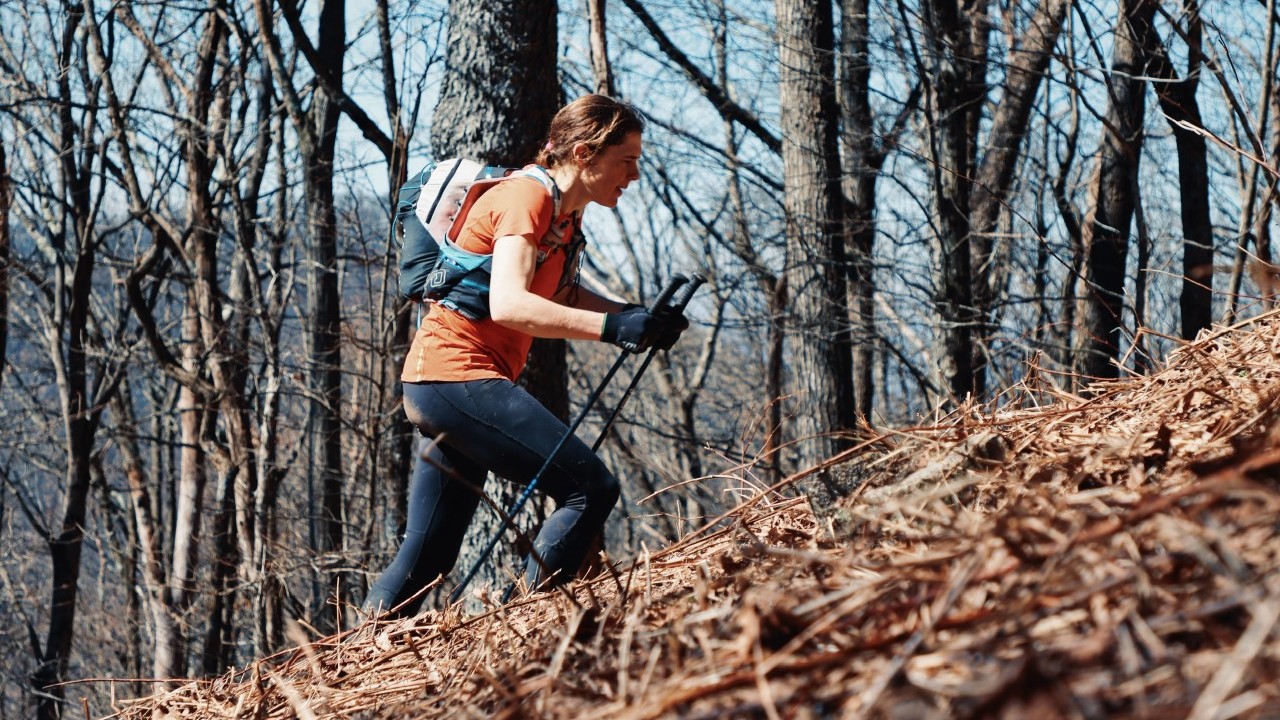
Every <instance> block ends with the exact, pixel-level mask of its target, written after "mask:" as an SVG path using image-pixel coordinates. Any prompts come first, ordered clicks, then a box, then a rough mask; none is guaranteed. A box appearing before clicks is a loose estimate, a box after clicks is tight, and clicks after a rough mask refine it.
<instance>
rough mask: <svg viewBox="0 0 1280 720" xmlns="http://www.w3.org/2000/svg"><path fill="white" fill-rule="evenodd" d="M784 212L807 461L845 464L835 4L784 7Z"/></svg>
mask: <svg viewBox="0 0 1280 720" xmlns="http://www.w3.org/2000/svg"><path fill="white" fill-rule="evenodd" d="M776 9H777V16H778V62H779V65H780V69H781V72H780V76H779V89H780V95H781V97H780V100H781V103H780V104H781V108H782V113H781V118H780V120H781V125H782V166H783V182H784V187H785V190H784V199H783V205H784V209H785V212H786V236H787V268H786V276H787V286H788V291H789V293H790V305H789V309H790V313H789V317H788V323H789V327H788V331H789V332H790V333H791V335H790V337H791V339H792V343H791V346H792V348H793V352H792V356H791V358H792V374H791V382H792V385H793V388H794V391H795V397H796V406H795V408H794V409H793V410H792V414H793V416H794V418H795V420H794V426H793V428H792V432H791V433H790V435H791V436H792V437H795V438H798V439H800V440H802V441H803V442H802V443H801V445H800V455H799V461H800V463H801V464H802V465H810V464H813V463H816V462H818V461H820V460H823V459H825V458H827V457H830V456H831V455H833V454H835V452H836V450H837V448H839V447H840V446H841V443H840V442H839V441H837V440H835V439H834V438H832V437H830V436H829V435H828V434H829V433H833V432H837V431H840V430H847V429H851V428H852V427H853V426H854V423H855V418H856V416H855V407H854V394H853V385H854V383H853V375H852V367H851V365H852V357H851V353H850V346H849V328H848V323H847V320H846V318H847V317H848V314H847V312H846V302H847V298H846V296H845V295H846V290H845V279H844V273H845V263H846V261H847V260H846V252H845V245H844V226H843V217H842V200H843V199H842V196H841V194H840V161H839V150H838V140H837V132H838V127H839V117H840V116H839V109H838V106H837V103H836V83H835V62H834V55H835V53H834V50H835V46H834V42H835V37H834V26H833V18H832V8H831V3H830V2H829V1H828V2H823V1H822V0H778V2H777V3H776Z"/></svg>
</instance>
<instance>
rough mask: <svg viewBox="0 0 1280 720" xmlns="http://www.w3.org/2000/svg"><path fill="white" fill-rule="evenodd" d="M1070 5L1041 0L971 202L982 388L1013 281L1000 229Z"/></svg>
mask: <svg viewBox="0 0 1280 720" xmlns="http://www.w3.org/2000/svg"><path fill="white" fill-rule="evenodd" d="M1070 7H1071V0H1040V2H1039V4H1038V5H1037V6H1036V8H1035V12H1034V13H1033V14H1032V16H1031V18H1030V19H1029V20H1028V22H1027V26H1026V28H1025V31H1024V34H1023V35H1022V37H1021V38H1020V42H1017V43H1016V46H1014V47H1012V48H1011V49H1010V51H1009V57H1008V58H1007V60H1006V62H1005V66H1006V70H1005V82H1004V89H1003V92H1002V95H1001V99H1000V104H999V106H997V107H996V109H995V112H994V115H993V117H992V120H991V132H990V134H989V136H988V139H987V143H986V147H985V149H984V150H983V154H982V162H981V164H980V165H979V166H978V168H977V175H976V182H975V183H974V189H973V195H972V196H971V197H970V199H969V202H970V215H969V218H970V225H971V235H972V237H973V257H972V258H971V260H972V263H973V276H972V277H973V288H974V305H975V307H976V312H977V314H978V317H979V319H980V321H981V322H979V324H978V326H977V337H976V338H975V339H974V350H975V354H974V377H975V379H976V381H977V382H978V383H979V385H981V386H982V387H985V386H986V375H987V366H989V365H990V363H991V358H990V348H991V343H992V340H993V338H994V334H995V332H996V328H997V327H998V325H999V321H998V315H999V308H998V307H996V303H997V302H998V300H999V298H1000V295H1001V293H1002V292H1004V287H1005V283H1006V282H1007V281H1008V270H1007V268H1008V262H1007V258H1008V257H1009V256H1010V253H1011V250H1010V249H1009V248H1007V244H1008V242H1009V241H1007V240H1006V241H1005V243H1006V248H1005V249H1004V251H1002V252H997V250H996V244H997V240H996V228H997V226H998V223H999V220H1000V217H1001V210H1002V209H1003V207H1004V205H1005V203H1006V202H1007V201H1008V198H1009V189H1010V187H1011V186H1012V184H1013V179H1014V177H1015V176H1016V175H1017V173H1016V172H1015V169H1016V167H1017V163H1018V158H1019V157H1020V156H1021V148H1022V145H1023V143H1024V142H1025V141H1026V137H1027V128H1028V126H1029V125H1030V119H1031V108H1032V107H1033V106H1034V105H1035V101H1036V97H1037V95H1038V94H1039V90H1040V85H1041V82H1042V81H1043V79H1044V78H1045V74H1046V71H1047V69H1048V67H1049V60H1050V59H1051V58H1052V57H1053V49H1054V46H1055V45H1056V44H1057V42H1058V36H1059V34H1060V33H1061V31H1062V23H1063V19H1064V18H1065V17H1066V14H1067V10H1068V9H1069V8H1070ZM1010 40H1011V45H1013V44H1014V43H1013V39H1012V38H1011V39H1010ZM1041 244H1042V245H1043V243H1041Z"/></svg>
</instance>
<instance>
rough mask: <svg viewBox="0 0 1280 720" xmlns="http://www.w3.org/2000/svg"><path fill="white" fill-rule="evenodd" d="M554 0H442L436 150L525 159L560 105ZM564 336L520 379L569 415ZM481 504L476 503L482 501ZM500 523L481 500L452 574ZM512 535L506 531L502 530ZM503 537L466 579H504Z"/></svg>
mask: <svg viewBox="0 0 1280 720" xmlns="http://www.w3.org/2000/svg"><path fill="white" fill-rule="evenodd" d="M556 12H557V9H556V3H555V2H554V0H500V1H496V0H450V2H449V40H448V49H447V52H446V54H445V55H446V57H447V58H448V60H447V61H446V62H447V64H446V66H445V74H444V81H443V84H442V86H441V91H440V101H439V104H438V105H436V110H435V115H434V116H433V118H432V122H431V144H432V147H433V148H434V149H435V151H436V154H437V156H439V157H453V156H460V157H471V158H476V159H478V160H480V161H482V162H485V163H487V164H491V165H511V166H518V165H524V164H525V163H529V162H532V161H533V158H534V156H535V155H536V154H537V151H538V148H539V147H541V145H542V142H543V138H544V137H545V136H546V132H547V127H548V126H549V125H550V124H551V118H552V116H553V115H554V114H555V111H556V109H557V107H558V106H559V104H560V103H559V99H560V90H559V86H558V84H557V79H556V47H557V45H556V27H557V19H556ZM565 348H566V346H565V342H564V341H563V340H535V341H534V343H533V349H532V350H531V351H530V354H529V362H528V365H527V366H526V367H525V370H524V374H523V375H522V376H521V377H520V383H521V384H522V385H523V386H524V387H526V388H528V390H529V392H530V393H531V394H533V396H534V397H536V398H538V400H539V401H541V402H542V404H543V405H545V406H546V407H547V408H548V409H549V410H551V411H552V412H553V413H555V414H556V415H557V416H559V417H561V418H566V417H568V415H569V395H568V387H569V377H568V367H567V364H566V360H565ZM486 492H488V493H489V494H490V496H491V497H492V498H493V499H494V501H495V502H497V503H498V504H499V505H502V506H503V508H504V510H505V508H506V507H509V506H510V504H511V502H512V501H513V500H514V498H515V492H516V488H515V487H514V486H513V485H512V484H511V483H507V482H505V481H504V482H500V483H497V484H494V483H490V484H489V485H488V486H487V488H486ZM482 505H483V503H482ZM501 530H502V521H501V519H500V518H498V517H497V516H496V515H495V514H494V513H493V512H491V511H489V510H487V509H485V508H484V507H483V506H482V507H481V509H480V511H479V512H477V513H476V522H475V523H474V524H473V526H472V529H471V533H472V534H471V537H472V538H480V540H479V541H478V543H472V542H468V543H467V544H466V545H464V547H463V549H462V553H461V554H460V555H459V559H458V566H459V568H460V572H465V570H466V569H469V568H470V567H471V565H472V564H473V563H474V562H475V560H476V553H477V551H478V550H479V548H478V547H475V545H477V544H479V545H483V543H484V542H485V541H487V540H488V538H489V537H490V536H491V535H492V534H493V533H495V532H499V531H501ZM504 537H507V538H511V533H510V532H509V531H507V532H506V534H505V536H504ZM516 555H517V553H516V552H515V550H514V549H513V547H512V546H511V545H509V544H507V543H502V544H499V545H498V546H496V547H495V548H494V551H493V555H492V556H491V557H490V558H489V560H488V561H487V562H486V565H485V568H484V569H483V571H482V572H481V574H479V575H477V581H478V582H476V583H475V586H477V587H478V586H480V585H483V584H485V583H486V582H488V583H490V584H494V585H496V584H503V585H505V584H506V582H507V581H506V575H505V573H504V572H502V570H501V569H502V568H512V567H514V566H515V564H516Z"/></svg>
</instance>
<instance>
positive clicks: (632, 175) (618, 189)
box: [581, 132, 643, 207]
mask: <svg viewBox="0 0 1280 720" xmlns="http://www.w3.org/2000/svg"><path fill="white" fill-rule="evenodd" d="M642 149H643V148H642V147H641V140H640V133H638V132H633V133H627V135H626V136H625V137H623V139H622V142H620V143H618V144H617V145H610V146H608V147H606V148H604V149H603V150H601V151H600V152H598V153H596V156H595V157H593V158H591V159H590V160H588V161H586V165H585V167H583V168H582V175H581V177H582V182H583V184H584V185H586V187H587V195H588V197H589V198H590V200H591V201H592V202H595V203H598V204H600V205H603V206H605V207H616V206H617V204H618V198H620V197H622V191H623V190H626V189H627V186H628V185H630V184H631V181H632V180H637V179H639V177H640V153H641V150H642Z"/></svg>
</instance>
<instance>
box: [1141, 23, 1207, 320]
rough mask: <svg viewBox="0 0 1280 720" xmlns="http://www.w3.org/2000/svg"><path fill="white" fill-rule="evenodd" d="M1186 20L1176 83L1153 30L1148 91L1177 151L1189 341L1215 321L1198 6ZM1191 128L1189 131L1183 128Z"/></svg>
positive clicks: (1182, 299) (1184, 308)
mask: <svg viewBox="0 0 1280 720" xmlns="http://www.w3.org/2000/svg"><path fill="white" fill-rule="evenodd" d="M1184 10H1185V13H1186V18H1187V31H1186V34H1185V38H1186V41H1187V73H1186V77H1185V78H1179V77H1178V72H1177V70H1176V69H1175V68H1174V67H1173V63H1172V61H1171V59H1170V57H1169V51H1168V49H1167V48H1166V47H1165V45H1164V44H1163V43H1161V42H1160V38H1159V36H1158V35H1157V34H1156V32H1155V31H1154V30H1152V31H1151V33H1149V35H1148V38H1147V39H1149V40H1150V41H1151V42H1152V43H1154V45H1153V46H1152V47H1150V48H1148V50H1147V52H1148V53H1150V57H1151V59H1152V66H1153V68H1152V69H1153V77H1152V80H1151V88H1152V89H1153V90H1155V91H1156V97H1157V98H1158V99H1159V100H1160V110H1161V111H1162V112H1163V113H1164V116H1165V118H1166V119H1167V120H1168V121H1169V126H1170V128H1171V129H1172V130H1173V138H1174V141H1175V142H1176V143H1177V146H1178V195H1179V200H1180V203H1179V207H1180V208H1181V209H1182V293H1181V295H1180V296H1179V298H1178V306H1179V308H1180V309H1181V311H1182V313H1181V314H1182V337H1184V338H1186V339H1188V340H1193V339H1195V337H1196V335H1197V334H1199V332H1200V331H1201V330H1204V329H1205V328H1207V327H1209V325H1210V323H1211V322H1212V321H1213V218H1212V217H1211V216H1210V213H1209V162H1208V149H1207V147H1206V144H1205V139H1204V136H1203V135H1201V134H1200V133H1197V132H1195V131H1194V130H1192V129H1191V128H1200V127H1203V121H1202V120H1201V119H1200V104H1199V102H1198V101H1197V100H1196V90H1197V89H1198V88H1199V86H1200V67H1201V64H1202V61H1203V53H1202V51H1201V48H1200V42H1201V37H1202V35H1203V27H1202V24H1201V22H1200V7H1199V3H1198V2H1197V0H1188V2H1186V3H1185V5H1184ZM1188 125H1189V126H1190V128H1189V127H1187V126H1188Z"/></svg>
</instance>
